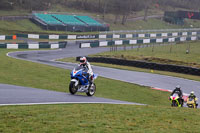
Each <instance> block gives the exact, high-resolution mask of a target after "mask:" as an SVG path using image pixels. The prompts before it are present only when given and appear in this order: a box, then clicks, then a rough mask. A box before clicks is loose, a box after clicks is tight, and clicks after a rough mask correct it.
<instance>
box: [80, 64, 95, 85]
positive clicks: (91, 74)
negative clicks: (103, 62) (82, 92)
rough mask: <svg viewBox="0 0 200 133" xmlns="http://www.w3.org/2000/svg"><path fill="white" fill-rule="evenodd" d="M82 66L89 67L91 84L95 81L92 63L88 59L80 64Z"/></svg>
mask: <svg viewBox="0 0 200 133" xmlns="http://www.w3.org/2000/svg"><path fill="white" fill-rule="evenodd" d="M80 66H83V67H86V68H87V69H88V71H87V73H88V74H89V82H90V84H92V83H93V71H92V67H91V65H90V63H89V62H88V61H86V63H84V64H80Z"/></svg>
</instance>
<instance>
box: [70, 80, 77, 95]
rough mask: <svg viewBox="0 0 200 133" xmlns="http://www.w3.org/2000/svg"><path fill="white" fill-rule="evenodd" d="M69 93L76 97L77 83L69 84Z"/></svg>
mask: <svg viewBox="0 0 200 133" xmlns="http://www.w3.org/2000/svg"><path fill="white" fill-rule="evenodd" d="M69 92H70V93H71V94H72V95H74V94H75V93H76V92H77V88H76V86H75V82H70V84H69Z"/></svg>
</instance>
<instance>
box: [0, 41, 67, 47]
mask: <svg viewBox="0 0 200 133" xmlns="http://www.w3.org/2000/svg"><path fill="white" fill-rule="evenodd" d="M66 45H67V42H58V43H51V44H50V43H49V42H39V43H37V44H35V43H18V44H11V43H2V44H0V48H7V49H41V48H51V49H56V48H65V47H66Z"/></svg>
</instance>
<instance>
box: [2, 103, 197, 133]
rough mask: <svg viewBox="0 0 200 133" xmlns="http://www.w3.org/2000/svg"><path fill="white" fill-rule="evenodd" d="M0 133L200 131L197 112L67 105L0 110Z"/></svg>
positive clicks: (97, 105) (142, 107)
mask: <svg viewBox="0 0 200 133" xmlns="http://www.w3.org/2000/svg"><path fill="white" fill-rule="evenodd" d="M0 109H1V111H0V117H1V121H0V132H3V133H8V132H9V133H15V132H37V133H43V132H48V133H55V132H68V133H74V132H76V133H83V132H87V133H93V132H95V133H102V132H104V133H128V132H138V133H144V132H148V133H155V132H162V133H168V132H173V133H179V132H193V133H197V132H199V130H200V127H199V124H200V113H199V110H194V109H187V108H168V107H159V108H158V107H156V106H133V105H105V104H70V105H69V104H68V105H37V106H10V107H0Z"/></svg>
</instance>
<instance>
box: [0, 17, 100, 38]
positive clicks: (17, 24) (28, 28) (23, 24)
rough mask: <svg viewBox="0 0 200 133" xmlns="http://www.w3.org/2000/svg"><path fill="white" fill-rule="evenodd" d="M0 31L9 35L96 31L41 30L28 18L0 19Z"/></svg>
mask: <svg viewBox="0 0 200 133" xmlns="http://www.w3.org/2000/svg"><path fill="white" fill-rule="evenodd" d="M0 33H1V34H6V35H11V34H16V33H38V34H95V33H97V32H92V33H91V32H84V33H80V32H77V33H74V32H65V31H47V30H43V29H42V28H40V27H39V26H37V25H36V24H34V23H32V22H31V21H30V20H28V19H24V20H16V21H2V20H0Z"/></svg>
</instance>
